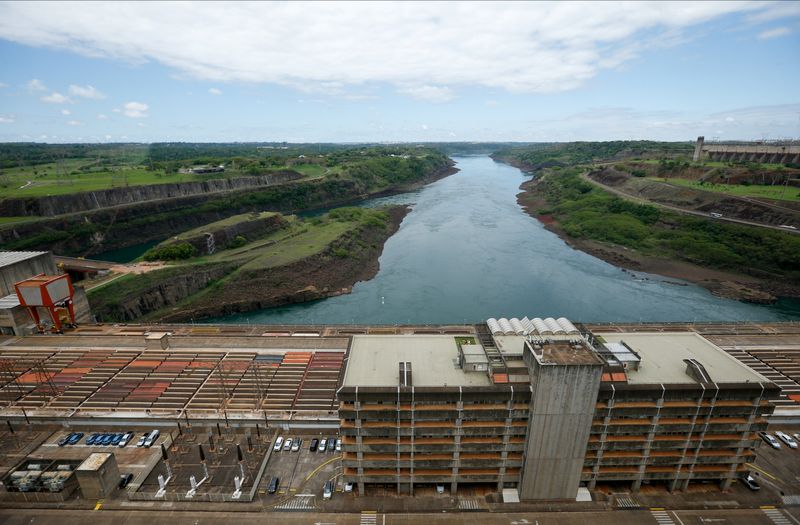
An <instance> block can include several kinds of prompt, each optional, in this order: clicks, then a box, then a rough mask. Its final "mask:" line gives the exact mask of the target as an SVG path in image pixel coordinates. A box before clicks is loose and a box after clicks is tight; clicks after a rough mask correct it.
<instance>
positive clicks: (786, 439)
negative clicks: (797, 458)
mask: <svg viewBox="0 0 800 525" xmlns="http://www.w3.org/2000/svg"><path fill="white" fill-rule="evenodd" d="M775 435H776V436H778V439H780V440H781V441H783V442H784V443H786V445H787V446H788V447H789V448H797V441H795V440H794V439H792V436H790V435H789V434H786V433H784V432H781V431H780V430H778V431H777V432H775Z"/></svg>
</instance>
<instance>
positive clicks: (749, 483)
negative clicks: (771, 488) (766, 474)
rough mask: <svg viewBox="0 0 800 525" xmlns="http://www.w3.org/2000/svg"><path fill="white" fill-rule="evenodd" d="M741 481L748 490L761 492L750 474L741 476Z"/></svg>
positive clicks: (759, 486)
mask: <svg viewBox="0 0 800 525" xmlns="http://www.w3.org/2000/svg"><path fill="white" fill-rule="evenodd" d="M741 481H742V483H744V486H745V487H747V488H748V489H750V490H761V485H759V484H758V483H756V480H755V478H753V476H752V475H750V474H748V475H746V476H742V477H741Z"/></svg>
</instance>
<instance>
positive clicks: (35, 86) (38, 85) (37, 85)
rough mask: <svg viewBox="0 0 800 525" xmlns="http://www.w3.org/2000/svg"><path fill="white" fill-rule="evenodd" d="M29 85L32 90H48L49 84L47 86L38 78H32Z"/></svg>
mask: <svg viewBox="0 0 800 525" xmlns="http://www.w3.org/2000/svg"><path fill="white" fill-rule="evenodd" d="M27 86H28V89H29V90H30V91H47V86H45V85H44V84H43V83H42V81H41V80H39V79H38V78H34V79H32V80H30V81H29V82H28V84H27Z"/></svg>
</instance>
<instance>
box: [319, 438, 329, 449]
mask: <svg viewBox="0 0 800 525" xmlns="http://www.w3.org/2000/svg"><path fill="white" fill-rule="evenodd" d="M327 446H328V440H327V439H325V438H322V439H321V440H320V441H319V448H318V449H317V450H318V451H320V452H325V448H326V447H327Z"/></svg>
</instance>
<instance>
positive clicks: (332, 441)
mask: <svg viewBox="0 0 800 525" xmlns="http://www.w3.org/2000/svg"><path fill="white" fill-rule="evenodd" d="M334 450H336V439H335V438H328V452H333V451H334Z"/></svg>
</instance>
